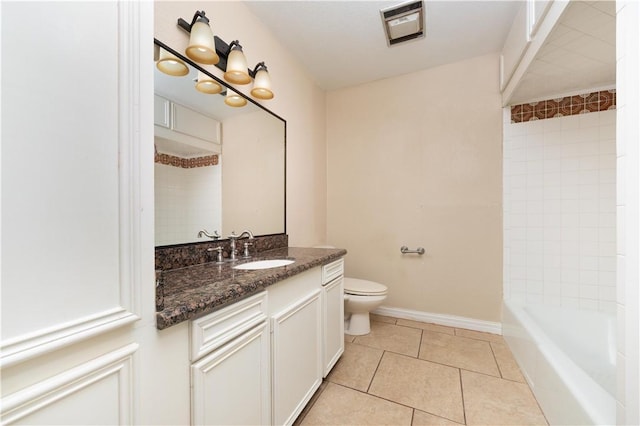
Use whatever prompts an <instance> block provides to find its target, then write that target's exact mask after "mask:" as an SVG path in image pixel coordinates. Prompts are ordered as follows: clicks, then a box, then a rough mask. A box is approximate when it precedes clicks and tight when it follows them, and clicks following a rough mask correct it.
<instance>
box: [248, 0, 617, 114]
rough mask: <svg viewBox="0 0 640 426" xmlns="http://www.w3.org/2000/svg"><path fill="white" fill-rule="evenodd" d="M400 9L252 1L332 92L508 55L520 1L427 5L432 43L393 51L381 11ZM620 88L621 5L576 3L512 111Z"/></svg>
mask: <svg viewBox="0 0 640 426" xmlns="http://www.w3.org/2000/svg"><path fill="white" fill-rule="evenodd" d="M401 2H402V0H398V1H353V0H351V1H348V0H343V1H300V0H298V1H249V2H246V4H247V6H248V7H249V8H250V9H251V10H252V11H253V13H254V14H255V15H256V16H257V17H258V18H259V19H260V20H261V21H262V22H263V23H264V24H265V25H266V26H267V27H268V28H269V29H270V30H271V31H272V32H273V34H274V35H275V37H276V38H278V40H279V41H280V42H281V43H282V44H283V45H284V46H285V47H287V48H288V49H289V50H290V51H291V52H294V54H295V55H296V56H297V57H298V59H299V60H300V61H301V63H302V64H303V65H304V66H305V67H306V68H307V69H308V70H309V72H310V73H311V74H312V75H313V77H314V78H315V79H316V82H317V83H318V84H319V85H320V87H322V88H323V89H325V90H335V89H339V88H344V87H349V86H354V85H358V84H362V83H366V82H370V81H375V80H379V79H383V78H388V77H393V76H397V75H401V74H406V73H410V72H415V71H418V70H422V69H426V68H430V67H435V66H438V65H443V64H446V63H452V62H456V61H460V60H464V59H468V58H472V57H475V56H480V55H484V54H487V53H491V52H499V51H500V50H502V46H503V44H504V40H505V38H506V35H507V33H508V32H509V29H510V28H511V24H512V22H513V19H514V17H515V14H516V12H517V10H518V8H519V7H520V6H521V5H522V2H521V1H517V0H516V1H484V0H476V1H458V0H448V1H431V0H425V9H426V13H425V15H426V24H425V27H426V37H425V38H424V39H420V40H415V41H410V42H408V43H406V44H401V45H398V46H393V47H387V44H386V41H385V35H384V30H383V26H382V21H381V19H380V9H382V8H385V7H388V6H393V5H396V4H399V3H401ZM613 85H615V1H603V0H598V1H572V2H571V4H570V5H569V7H568V8H567V10H566V12H565V14H564V15H563V17H562V19H561V22H560V23H559V24H558V25H557V27H556V28H555V29H554V31H553V33H552V34H551V36H550V37H549V39H548V40H547V42H546V43H545V45H544V46H543V47H542V49H541V50H540V52H539V54H538V56H537V57H536V59H535V60H534V62H533V63H532V65H531V67H530V68H529V70H528V71H527V73H526V75H525V76H524V77H523V79H522V82H521V84H520V85H519V86H518V87H517V89H516V90H515V92H514V94H513V97H512V99H511V104H516V103H521V102H526V101H531V100H537V99H544V98H545V97H548V96H556V95H564V94H571V93H575V92H576V91H580V90H581V89H585V88H589V89H591V88H602V87H611V86H613Z"/></svg>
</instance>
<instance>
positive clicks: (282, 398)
mask: <svg viewBox="0 0 640 426" xmlns="http://www.w3.org/2000/svg"><path fill="white" fill-rule="evenodd" d="M272 333H273V336H272V348H271V351H272V369H273V375H272V389H273V405H272V407H273V408H272V410H273V424H274V425H282V424H287V425H289V424H292V423H293V422H294V420H295V419H296V417H298V415H299V414H300V412H301V411H302V409H303V408H304V406H305V405H306V404H307V402H309V400H310V399H311V397H312V396H313V393H314V392H315V391H316V390H317V389H318V387H319V386H320V383H321V382H322V302H321V291H320V289H317V290H315V291H313V292H312V293H310V294H309V295H308V296H306V297H304V298H302V299H299V300H298V301H296V302H294V303H293V304H291V305H289V306H288V307H286V308H285V309H283V310H282V311H280V312H278V313H277V314H275V315H273V317H272Z"/></svg>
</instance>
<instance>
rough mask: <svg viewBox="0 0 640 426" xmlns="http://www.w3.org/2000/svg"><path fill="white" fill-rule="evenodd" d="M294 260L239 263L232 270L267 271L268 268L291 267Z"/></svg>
mask: <svg viewBox="0 0 640 426" xmlns="http://www.w3.org/2000/svg"><path fill="white" fill-rule="evenodd" d="M293 262H295V260H291V259H267V260H256V261H254V262H247V263H241V264H240V265H236V266H234V267H233V269H245V270H251V271H252V270H256V269H269V268H278V267H280V266H287V265H291V264H292V263H293Z"/></svg>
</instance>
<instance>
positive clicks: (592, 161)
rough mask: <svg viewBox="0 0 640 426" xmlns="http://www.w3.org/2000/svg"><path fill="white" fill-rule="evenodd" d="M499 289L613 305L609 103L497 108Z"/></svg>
mask: <svg viewBox="0 0 640 426" xmlns="http://www.w3.org/2000/svg"><path fill="white" fill-rule="evenodd" d="M504 118H505V120H504V166H503V167H504V169H503V184H504V278H505V280H504V283H505V284H504V286H505V287H504V294H505V298H511V299H520V300H523V301H526V302H527V303H529V302H533V303H545V304H551V305H556V306H569V307H575V308H580V309H593V310H601V311H606V312H610V313H615V310H616V303H615V301H616V199H615V197H616V141H615V136H616V133H615V119H616V111H615V110H609V111H602V112H590V113H585V114H579V115H571V116H566V117H556V118H549V119H543V120H534V121H528V122H519V123H512V119H511V111H510V110H509V109H505V114H504Z"/></svg>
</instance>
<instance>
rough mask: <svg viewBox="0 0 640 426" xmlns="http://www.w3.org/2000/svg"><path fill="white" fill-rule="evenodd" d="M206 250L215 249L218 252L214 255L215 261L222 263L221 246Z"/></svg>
mask: <svg viewBox="0 0 640 426" xmlns="http://www.w3.org/2000/svg"><path fill="white" fill-rule="evenodd" d="M207 251H217V252H218V254H217V256H216V262H217V263H223V262H224V258H223V257H222V246H218V247H210V248H208V249H207Z"/></svg>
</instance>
